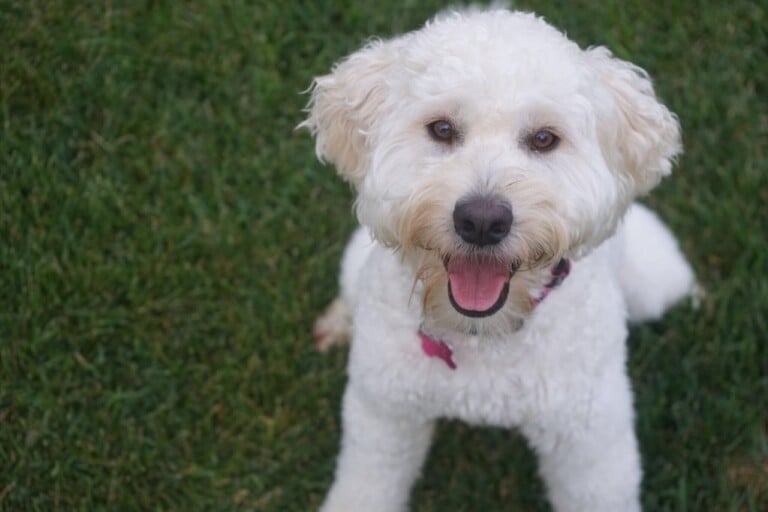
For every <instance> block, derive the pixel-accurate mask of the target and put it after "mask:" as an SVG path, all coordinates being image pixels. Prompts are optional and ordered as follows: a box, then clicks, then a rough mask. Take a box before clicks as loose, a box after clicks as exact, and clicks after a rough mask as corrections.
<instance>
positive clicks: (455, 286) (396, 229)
mask: <svg viewBox="0 0 768 512" xmlns="http://www.w3.org/2000/svg"><path fill="white" fill-rule="evenodd" d="M302 125H303V126H306V127H309V128H310V129H311V130H312V132H313V133H314V135H315V136H316V142H317V154H318V156H319V157H320V158H321V159H324V160H327V161H329V162H331V163H332V164H334V165H335V166H336V168H337V169H338V171H339V173H340V174H341V175H342V176H343V177H344V178H345V179H347V180H348V181H349V182H350V183H351V184H352V185H353V186H354V188H355V190H356V193H357V202H356V209H357V215H358V218H359V220H360V222H361V224H362V225H363V226H364V228H361V230H359V231H358V232H357V233H356V234H355V235H354V236H353V237H352V241H351V242H350V244H349V246H348V247H347V250H346V254H345V256H344V261H343V264H342V275H341V285H342V291H341V298H340V299H337V300H336V301H335V302H334V303H333V304H332V306H331V307H330V309H329V310H328V312H327V313H326V314H325V316H324V317H322V318H321V319H320V320H319V321H318V323H317V326H316V330H315V336H316V341H317V343H318V344H319V345H320V346H327V345H329V344H332V343H335V342H338V341H340V340H342V339H343V338H345V337H346V336H347V335H351V337H352V346H351V353H350V358H349V381H348V384H347V388H346V392H345V395H344V406H343V435H342V446H341V454H340V456H339V460H338V467H337V471H336V479H335V482H334V484H333V487H332V488H331V490H330V492H329V494H328V495H327V497H326V499H325V502H324V504H323V507H322V510H324V511H328V512H331V511H349V512H361V511H362V512H380V511H381V512H383V511H399V510H404V509H405V508H406V507H407V503H408V496H409V492H410V489H411V487H412V484H413V482H414V480H415V479H416V478H417V476H418V474H419V472H420V468H421V466H422V464H423V462H424V459H425V456H426V454H427V451H428V448H429V444H430V438H431V436H432V431H433V428H434V424H435V420H437V419H438V418H459V419H461V420H464V421H466V422H469V423H471V424H475V425H495V426H501V427H515V428H517V429H519V430H520V431H521V432H522V433H523V434H524V436H525V437H526V438H527V440H528V442H529V443H530V444H531V446H532V447H533V449H534V450H535V452H536V454H537V456H538V458H539V466H540V473H541V475H542V477H543V479H544V481H545V483H546V487H547V491H548V496H549V499H550V501H551V503H552V505H553V507H554V509H555V510H557V511H560V512H562V511H576V512H618V511H637V510H639V509H640V500H639V487H640V477H641V469H640V460H639V455H638V447H637V441H636V438H635V434H634V429H633V410H632V394H631V390H630V383H629V379H628V377H627V372H626V350H625V339H626V337H627V327H626V324H627V321H630V322H631V321H640V320H644V319H649V318H656V317H658V316H660V315H661V314H662V313H663V311H664V310H665V309H666V308H667V307H669V306H670V305H671V304H673V303H674V302H676V301H678V300H679V299H681V298H683V297H684V296H686V294H688V293H689V292H690V291H691V288H692V285H693V283H694V279H693V274H692V272H691V269H690V267H689V266H688V264H687V263H686V261H685V259H684V258H683V256H682V255H681V254H680V251H679V249H678V247H677V243H676V242H675V240H674V238H673V237H672V236H671V235H670V233H669V232H668V230H667V229H666V228H665V227H664V225H663V224H662V223H661V222H660V221H659V220H658V219H657V218H656V217H655V215H654V214H652V213H651V212H649V211H648V210H647V209H645V208H643V207H641V206H638V205H634V206H633V205H632V201H633V199H634V198H635V197H636V196H638V195H640V194H643V193H645V192H648V191H649V190H650V189H651V188H653V187H654V186H655V185H656V184H657V183H658V182H659V180H660V179H661V178H662V177H663V176H665V175H667V174H668V173H669V172H670V169H671V166H672V162H673V159H674V158H675V157H676V156H677V155H678V154H679V153H680V151H681V144H680V130H679V125H678V122H677V119H676V117H675V116H674V115H673V114H672V113H670V112H669V111H668V110H667V109H666V108H665V107H664V106H663V105H661V104H660V103H659V102H658V100H657V99H656V97H655V95H654V91H653V87H652V86H651V82H650V80H649V78H648V76H647V74H646V73H645V72H644V71H643V70H642V69H640V68H638V67H637V66H634V65H632V64H629V63H627V62H623V61H621V60H618V59H616V58H614V57H612V56H611V53H610V52H609V51H608V50H606V49H605V48H590V49H587V50H581V49H580V48H579V47H578V46H577V45H576V44H574V43H573V42H571V41H569V40H568V39H567V38H566V37H565V36H564V35H563V34H561V33H560V32H558V31H557V30H555V29H554V28H552V27H551V26H549V25H547V24H546V23H545V22H544V21H542V20H541V19H540V18H537V17H535V16H533V15H531V14H523V13H513V12H508V11H504V10H490V11H485V12H457V13H451V14H446V15H443V16H439V17H438V18H437V19H435V20H433V21H432V22H430V23H428V24H427V25H426V26H425V27H424V28H423V29H421V30H418V31H415V32H412V33H409V34H406V35H403V36H401V37H397V38H395V39H392V40H389V41H375V42H372V43H370V44H368V45H367V46H366V47H364V48H363V49H361V50H359V51H358V52H356V53H354V54H352V55H351V56H349V57H348V58H346V59H345V60H343V61H342V62H340V63H339V64H338V65H337V66H336V67H335V68H334V69H333V71H332V72H331V73H330V74H328V75H325V76H321V77H318V78H317V79H316V80H315V82H314V86H313V89H312V98H311V102H310V106H309V116H308V119H307V120H306V121H305V122H304V123H302ZM622 219H623V220H622Z"/></svg>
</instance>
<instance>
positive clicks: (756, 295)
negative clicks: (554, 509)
mask: <svg viewBox="0 0 768 512" xmlns="http://www.w3.org/2000/svg"><path fill="white" fill-rule="evenodd" d="M306 3H310V2H306ZM437 4H438V2H413V1H404V2H396V3H393V4H391V5H390V4H386V3H384V2H369V1H366V2H315V3H312V5H311V6H307V5H305V6H299V5H294V4H293V3H285V2H274V3H269V4H265V3H264V2H263V1H262V2H259V1H257V2H256V3H255V4H254V3H253V2H245V1H241V2H216V1H213V0H209V1H204V0H200V1H191V2H163V1H157V2H153V1H147V2H128V1H117V0H114V1H112V2H74V1H71V2H65V1H57V2H42V1H34V2H33V1H13V0H0V35H2V51H0V120H1V122H2V125H1V126H2V128H0V280H1V281H0V301H1V302H0V509H1V510H9V511H57V510H84V511H85V510H87V511H92V510H257V511H261V510H265V511H266V510H269V511H301V510H310V509H313V508H315V507H316V506H317V505H318V503H319V501H320V500H321V499H322V496H323V494H324V492H325V489H326V488H327V487H328V485H329V484H330V481H331V478H332V470H333V465H334V457H335V454H336V450H337V445H338V440H339V430H338V422H339V420H338V415H339V402H340V395H341V391H342V389H343V385H344V364H345V360H346V355H345V353H344V351H343V350H339V351H335V352H333V353H331V354H330V355H327V356H321V355H318V354H316V353H314V352H313V351H312V350H310V337H309V331H310V328H311V324H312V321H313V317H314V315H315V314H316V313H317V312H318V311H319V310H320V308H321V307H322V306H323V305H324V303H326V302H327V301H328V300H329V299H330V298H331V297H332V296H333V295H334V294H335V291H336V275H335V274H336V269H337V266H338V258H339V255H340V252H341V250H342V247H343V244H344V239H345V236H346V235H347V234H348V233H349V232H350V230H351V229H352V227H353V225H354V220H353V218H352V216H351V209H350V203H351V194H350V191H349V189H348V187H347V186H346V185H345V184H343V183H341V182H340V180H338V179H336V178H335V177H334V172H333V171H332V170H331V169H330V168H327V167H323V166H322V165H320V164H318V163H317V162H316V160H315V158H314V153H313V145H312V141H311V140H310V137H309V136H308V135H307V134H306V133H303V132H296V131H294V126H295V125H296V124H297V123H298V122H299V121H301V119H302V113H301V110H302V108H303V106H304V104H305V102H306V100H307V98H306V96H302V95H301V94H300V92H301V91H302V90H304V89H305V88H306V87H307V86H308V85H309V83H310V81H311V78H312V77H313V76H314V75H317V74H320V73H323V72H325V71H326V70H327V69H329V68H330V66H331V65H332V63H333V62H334V61H335V60H336V59H338V58H340V57H341V56H342V55H344V54H346V53H348V52H350V51H352V50H354V49H355V48H356V47H358V46H359V45H360V44H361V43H362V42H364V41H365V40H366V38H367V37H369V36H370V35H373V34H376V35H382V36H387V35H391V34H393V33H396V32H401V31H404V30H408V29H412V28H415V27H417V26H419V25H420V24H421V23H422V22H423V21H424V20H425V19H426V18H427V17H428V16H430V15H431V14H432V13H433V12H434V11H435V10H437V8H438V5H437ZM598 4H603V2H591V1H586V0H581V1H574V2H566V1H564V0H561V1H553V2H548V3H546V4H543V5H538V3H535V2H532V1H525V2H521V3H520V5H521V6H522V7H526V8H532V7H536V8H537V9H538V10H539V12H540V13H541V14H543V15H545V16H546V17H547V19H549V20H550V21H551V22H553V23H555V24H556V25H558V26H559V27H561V28H562V29H563V30H565V31H567V32H568V34H569V35H570V36H571V37H572V38H574V39H575V40H577V41H578V42H580V43H581V44H583V45H588V44H605V45H608V46H609V47H611V48H612V49H613V50H614V51H615V52H616V53H617V54H618V55H619V56H621V57H623V58H626V59H629V60H632V61H634V62H637V63H638V64H640V65H642V66H643V67H645V68H647V69H648V70H649V71H650V72H651V73H652V75H653V76H654V77H655V79H656V85H657V89H658V92H659V94H660V95H661V97H662V98H663V99H664V100H665V102H666V103H668V104H669V105H670V106H671V108H672V109H673V110H674V111H676V112H677V113H678V114H679V116H680V118H681V120H682V124H683V127H684V132H685V147H686V154H685V156H684V157H683V159H682V160H681V162H680V165H679V166H678V168H677V170H676V173H675V174H674V175H673V177H672V178H670V179H668V180H667V181H665V183H664V184H663V185H662V186H661V187H660V188H659V189H658V190H657V191H655V192H654V194H653V195H652V196H651V197H650V198H649V199H648V202H649V203H650V204H651V205H652V206H653V207H654V208H655V209H656V210H658V211H659V212H661V214H662V215H663V216H664V217H665V219H666V220H667V221H668V222H669V223H670V225H671V226H672V227H673V229H674V230H675V232H676V233H677V234H678V235H679V237H680V240H681V244H682V246H683V247H684V249H685V252H686V253H687V254H688V255H689V257H690V259H691V261H692V263H693V265H694V267H695V269H696V272H697V275H698V277H699V279H700V280H701V282H702V283H703V284H704V286H705V287H706V288H707V290H708V295H707V297H706V298H705V300H704V301H703V303H702V305H701V307H700V309H698V310H695V311H694V310H692V309H691V308H689V307H687V306H681V307H678V308H676V309H675V310H674V311H672V312H671V313H670V314H669V315H668V316H667V317H666V318H665V319H664V320H663V321H662V322H660V323H656V324H653V325H645V326H641V327H639V328H635V329H633V331H632V334H631V339H630V343H631V375H632V378H633V381H634V384H635V387H636V390H637V408H638V431H639V437H640V441H641V446H642V451H643V459H644V467H645V472H646V478H645V482H644V494H643V500H644V503H645V507H646V510H648V511H688V512H699V511H759V510H766V509H768V432H767V429H768V348H767V347H768V344H767V343H766V342H767V341H768V327H767V325H766V324H767V323H768V320H767V319H766V317H768V278H767V277H766V276H768V256H766V255H767V254H768V240H767V238H768V213H766V212H767V210H766V204H768V163H767V162H768V155H766V144H765V142H766V140H768V101H767V98H768V87H766V85H767V83H766V82H768V65H767V64H766V48H768V38H767V37H766V26H768V13H767V12H766V9H765V8H764V7H760V6H759V5H758V3H755V4H753V3H752V2H747V1H742V0H736V1H734V2H729V3H723V2H696V3H693V2H691V3H677V2H672V3H668V5H665V7H664V8H660V7H656V6H657V5H660V4H658V3H657V2H651V1H646V2H628V3H619V2H617V3H615V4H610V5H598ZM686 4H687V5H686ZM414 503H415V506H414V509H415V510H419V511H437V510H441V511H443V510H457V511H460V510H467V511H472V510H474V511H491V510H546V505H545V504H544V501H543V497H542V487H541V484H540V483H539V482H538V480H537V479H536V477H535V463H534V461H533V458H532V457H531V455H530V453H529V452H528V451H527V449H526V448H525V446H524V444H523V443H522V442H521V441H520V439H519V438H517V437H516V436H514V435H513V434H510V433H507V432H502V431H498V430H487V429H470V428H467V427H464V426H461V425H458V424H453V423H450V424H445V425H442V426H441V428H440V429H439V433H438V442H437V444H436V446H435V448H434V450H433V451H432V454H431V457H430V459H429V462H428V465H427V468H426V470H425V476H424V478H423V479H422V480H421V481H420V483H419V484H418V486H417V489H416V492H415V496H414Z"/></svg>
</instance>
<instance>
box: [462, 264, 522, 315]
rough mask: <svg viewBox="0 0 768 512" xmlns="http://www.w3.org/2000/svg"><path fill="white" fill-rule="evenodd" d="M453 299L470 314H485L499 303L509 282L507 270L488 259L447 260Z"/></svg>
mask: <svg viewBox="0 0 768 512" xmlns="http://www.w3.org/2000/svg"><path fill="white" fill-rule="evenodd" d="M448 279H449V281H450V283H451V295H452V296H453V300H455V301H456V303H457V304H458V305H459V306H460V307H461V308H462V309H466V310H469V311H487V310H489V309H491V308H492V307H493V306H494V304H496V302H497V301H498V300H499V296H500V295H501V292H502V290H503V289H504V285H505V284H506V283H507V281H509V267H508V266H507V265H505V264H504V263H501V262H498V261H496V260H494V259H491V258H484V259H469V258H458V257H453V258H451V259H450V261H448Z"/></svg>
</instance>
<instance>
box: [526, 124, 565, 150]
mask: <svg viewBox="0 0 768 512" xmlns="http://www.w3.org/2000/svg"><path fill="white" fill-rule="evenodd" d="M559 142H560V137H558V136H557V135H555V134H554V133H552V132H551V131H549V130H539V131H537V132H536V133H534V134H533V135H531V137H530V139H529V140H528V145H529V146H530V148H531V149H532V150H533V151H538V152H542V153H544V152H547V151H552V150H553V149H555V148H556V147H557V144H558V143H559Z"/></svg>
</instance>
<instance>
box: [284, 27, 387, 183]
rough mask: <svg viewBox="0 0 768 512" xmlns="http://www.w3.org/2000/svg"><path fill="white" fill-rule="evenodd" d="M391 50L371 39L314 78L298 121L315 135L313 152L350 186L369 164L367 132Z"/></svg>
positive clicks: (382, 98)
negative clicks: (303, 115)
mask: <svg viewBox="0 0 768 512" xmlns="http://www.w3.org/2000/svg"><path fill="white" fill-rule="evenodd" d="M396 55H397V50H396V48H394V45H393V44H392V43H391V42H389V43H386V42H382V41H374V42H372V43H370V44H369V45H367V46H366V47H364V48H363V49H361V50H359V51H357V52H355V53H353V54H352V55H350V56H349V57H347V58H346V59H345V60H343V61H341V62H340V63H339V64H337V65H336V66H335V67H334V68H333V70H332V71H331V73H329V74H327V75H324V76H320V77H317V78H315V80H314V82H313V84H312V87H311V93H312V97H311V99H310V101H309V106H308V112H309V116H308V117H307V119H306V120H305V121H304V122H303V123H301V124H300V125H299V127H306V128H309V129H310V130H311V131H312V134H313V135H314V136H315V138H316V141H315V152H316V153H317V156H318V158H319V159H320V160H322V161H328V162H330V163H331V164H333V165H334V166H335V167H336V169H337V170H338V171H339V174H341V176H342V177H343V178H344V179H346V180H347V181H349V182H350V183H352V184H353V185H354V186H355V187H357V186H358V185H360V183H361V182H362V180H363V177H364V176H365V173H366V171H367V168H368V164H369V155H368V152H369V144H368V139H369V136H370V135H369V134H370V131H371V127H372V126H373V123H374V120H375V119H376V117H377V112H379V111H380V109H381V108H382V106H383V104H384V103H385V102H386V100H387V96H388V94H387V89H388V83H387V72H388V70H389V68H390V66H391V65H392V63H393V62H394V60H395V58H396Z"/></svg>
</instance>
